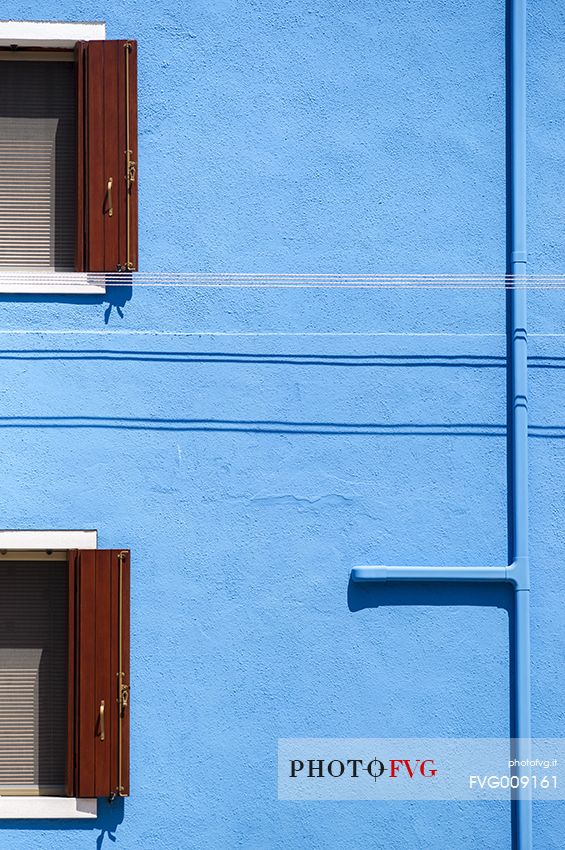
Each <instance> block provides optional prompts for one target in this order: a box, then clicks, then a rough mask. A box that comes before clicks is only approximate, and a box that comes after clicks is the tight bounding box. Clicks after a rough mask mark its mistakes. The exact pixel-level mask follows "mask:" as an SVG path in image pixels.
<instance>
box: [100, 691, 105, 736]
mask: <svg viewBox="0 0 565 850" xmlns="http://www.w3.org/2000/svg"><path fill="white" fill-rule="evenodd" d="M99 717H100V740H101V741H103V740H104V738H105V737H106V730H105V725H104V700H102V701H101V703H100V713H99Z"/></svg>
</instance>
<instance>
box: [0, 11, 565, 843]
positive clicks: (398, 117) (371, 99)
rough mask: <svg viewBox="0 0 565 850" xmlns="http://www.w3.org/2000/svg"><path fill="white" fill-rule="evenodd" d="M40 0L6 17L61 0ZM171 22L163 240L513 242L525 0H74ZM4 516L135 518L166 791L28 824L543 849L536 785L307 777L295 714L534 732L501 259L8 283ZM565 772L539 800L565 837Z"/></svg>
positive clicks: (268, 245) (183, 243)
mask: <svg viewBox="0 0 565 850" xmlns="http://www.w3.org/2000/svg"><path fill="white" fill-rule="evenodd" d="M530 5H531V6H532V9H531V11H530V20H529V32H528V39H529V41H528V49H529V62H530V66H529V69H528V74H529V77H528V108H529V137H528V145H529V148H528V168H529V198H528V202H529V219H528V222H529V251H530V260H531V266H530V270H531V271H532V272H534V273H538V274H543V273H553V272H558V271H559V270H560V269H562V268H563V262H564V259H565V257H564V253H565V251H564V240H563V232H564V228H563V225H564V221H563V217H564V212H563V204H562V203H561V201H562V188H561V184H562V172H563V165H564V159H565V151H564V146H563V141H562V139H563V130H564V128H565V106H564V103H565V101H564V98H563V83H562V74H561V73H560V68H562V65H563V60H564V55H563V54H564V52H565V47H564V44H565V42H564V40H563V24H564V13H563V10H562V9H561V6H560V4H559V3H558V2H556V0H547V2H545V3H543V4H533V3H532V4H530ZM44 14H45V13H44V12H43V13H42V14H41V15H40V14H39V13H38V9H37V7H36V6H35V5H34V4H29V3H21V2H12V0H8V2H7V3H6V4H5V5H4V10H3V17H5V18H15V19H19V18H27V19H34V18H37V17H43V16H44ZM49 16H50V17H52V18H53V19H64V20H79V19H85V18H92V19H104V20H105V21H106V23H107V35H108V37H109V38H122V37H135V38H137V39H138V41H139V62H140V80H139V106H140V151H139V160H140V264H141V267H142V268H143V269H144V270H146V271H155V272H163V271H169V272H185V271H226V272H228V271H236V272H262V271H269V272H289V271H292V272H296V271H303V272H344V273H346V272H358V273H363V272H364V273H369V272H397V273H399V272H412V273H417V272H430V273H431V272H437V273H441V272H443V273H467V272H475V273H476V272H479V273H480V272H484V273H491V272H497V273H499V272H502V271H504V269H505V263H506V256H505V255H506V242H505V223H506V222H505V219H506V186H505V77H504V43H505V16H504V7H503V4H502V3H501V2H494V0H492V2H491V0H482V2H479V3H478V4H475V6H474V7H470V8H467V7H464V6H462V5H461V4H453V3H450V2H440V0H433V2H431V3H430V2H398V1H397V0H394V2H391V3H386V4H384V3H383V4H377V5H375V4H373V3H369V2H349V3H347V4H344V3H337V2H333V0H326V2H324V3H319V2H314V3H308V4H304V3H300V2H288V3H285V4H276V3H274V2H268V0H267V2H244V3H235V2H216V3H214V4H206V3H202V2H195V3H193V4H191V6H190V7H188V8H187V7H186V6H185V4H182V3H177V4H174V5H173V4H165V3H160V2H155V3H153V4H151V6H147V5H146V4H140V3H132V2H127V1H126V2H124V3H122V4H120V6H119V7H118V5H117V4H104V3H102V4H101V5H96V4H92V3H90V2H88V3H86V4H81V5H80V6H79V5H77V4H75V3H72V2H69V0H64V2H54V3H52V4H51V5H50V7H49ZM0 316H1V318H0V333H1V344H0V349H1V351H0V358H1V360H2V369H1V374H2V378H1V380H0V393H1V398H2V401H3V405H2V415H1V417H0V426H1V428H0V430H1V446H2V452H1V455H2V460H3V463H2V467H3V475H2V476H1V478H0V496H1V501H2V504H3V519H2V522H1V525H2V526H3V527H5V528H51V527H52V528H57V527H58V528H90V527H95V528H98V530H99V535H100V545H102V546H108V547H111V546H121V545H128V546H130V547H131V549H132V555H133V557H132V564H133V567H132V576H133V581H132V708H131V710H132V728H133V736H132V737H133V740H132V796H131V798H130V799H128V800H127V801H126V803H125V806H124V808H123V810H120V808H119V807H116V808H113V809H111V810H109V809H108V808H107V806H106V805H104V807H103V813H102V816H101V818H100V822H99V823H97V824H96V826H95V827H92V826H91V825H87V826H85V825H83V824H80V825H78V826H77V824H76V823H67V824H65V823H58V824H54V823H44V824H37V823H24V822H21V823H14V822H0V823H1V830H0V848H6V850H20V848H26V850H27V848H29V847H32V846H33V847H34V848H36V847H37V848H39V850H42V848H48V847H53V846H55V847H61V848H66V847H72V848H73V849H74V848H78V850H82V848H87V847H93V846H96V842H97V841H98V846H99V847H100V846H103V847H109V846H112V841H111V840H110V838H109V837H108V835H107V832H106V831H110V832H111V833H112V834H113V833H114V832H115V837H116V846H122V847H124V848H128V850H129V849H130V848H142V850H154V848H155V850H156V848H161V847H169V848H171V850H173V848H175V849H176V848H187V847H190V848H199V850H200V848H212V849H213V850H216V849H217V850H224V848H225V850H232V848H246V850H247V848H250V850H264V848H271V847H272V848H285V850H287V849H288V848H292V850H295V848H296V850H297V849H298V848H303V847H316V848H318V847H319V848H338V847H339V848H348V849H349V848H358V847H362V846H373V847H383V848H384V847H387V848H392V847H394V848H396V847H398V848H416V847H430V848H431V847H438V846H457V847H458V848H461V850H467V849H468V850H471V848H473V850H476V848H483V847H484V848H488V850H491V848H501V850H502V848H510V847H511V834H510V812H509V809H508V807H506V806H504V805H503V804H497V803H489V804H486V803H485V804H472V803H452V804H447V803H441V804H440V803H437V804H430V803H427V804H422V803H420V804H416V803H397V804H394V805H393V804H388V805H379V804H374V803H345V802H341V803H328V802H323V803H322V802H318V803H290V802H277V799H276V742H277V739H278V738H279V737H300V736H304V737H372V736H382V737H386V736H406V737H411V736H414V735H418V736H421V737H441V736H453V737H456V736H461V737H473V736H477V737H489V736H493V737H496V736H499V737H502V736H505V735H507V734H508V731H509V701H510V695H509V652H510V642H509V621H510V617H511V596H510V593H509V592H507V591H505V590H503V589H502V588H501V589H495V588H484V587H468V588H449V587H443V588H439V589H438V588H437V587H433V588H432V587H429V586H428V587H424V586H411V587H405V588H401V589H395V588H386V589H384V590H379V591H378V593H377V592H376V591H373V590H371V589H366V588H356V587H352V586H350V585H349V584H348V577H349V572H350V569H351V567H352V566H354V565H356V564H360V563H398V564H402V563H404V564H437V565H451V564H493V565H495V564H497V565H498V564H505V563H506V562H507V516H506V508H507V485H506V481H507V479H506V431H505V422H506V361H505V355H506V340H505V299H504V293H503V292H494V291H489V292H473V291H465V292H454V291H451V290H445V291H430V290H425V291H421V292H417V293H415V292H406V291H401V292H398V291H395V292H390V291H379V290H362V291H351V290H345V289H341V290H333V291H329V290H314V291H305V290H285V289H231V290H227V291H226V290H222V291H220V290H218V289H171V288H139V289H135V288H134V289H133V290H130V289H127V288H124V289H123V290H122V289H116V290H111V291H110V293H109V295H108V296H107V297H106V298H93V297H87V298H82V297H78V296H77V297H76V298H71V297H59V298H57V297H50V298H49V297H45V298H43V299H40V298H35V297H25V298H24V297H20V298H16V297H2V300H1V303H0ZM564 317H565V310H564V306H563V296H562V295H560V294H559V293H555V294H549V295H547V294H545V295H544V294H542V293H539V292H537V293H533V294H531V295H530V331H531V333H532V334H533V335H532V338H531V345H530V354H531V357H532V360H531V364H530V365H531V367H532V368H531V369H530V393H531V400H530V421H531V439H530V455H531V465H530V518H531V529H530V536H531V561H532V564H531V568H532V655H533V671H532V675H533V703H532V707H533V727H534V729H533V731H534V734H535V735H540V736H541V735H545V736H548V737H559V736H562V735H563V734H564V730H565V716H564V712H563V706H562V657H563V644H564V630H563V616H562V612H561V610H560V607H559V599H560V596H561V593H562V591H563V585H564V583H565V579H563V572H562V570H561V568H560V564H561V563H563V561H564V555H565V551H564V548H565V547H564V544H563V540H562V535H561V534H560V527H561V522H562V517H563V516H564V511H565V503H564V499H563V493H562V489H563V488H562V480H563V472H564V461H563V452H562V439H563V436H564V435H565V430H563V423H562V422H561V416H560V414H561V409H562V399H563V374H562V370H561V366H562V365H563V361H562V360H560V357H562V356H563V355H562V350H561V349H562V342H563V338H559V337H555V336H554V337H548V336H545V337H542V336H536V334H540V333H555V334H558V333H565V327H564V325H565V323H564ZM563 815H564V807H563V805H562V804H555V803H553V804H538V805H536V806H534V836H535V843H534V846H535V847H536V848H538V847H539V848H540V850H542V848H543V850H552V848H556V850H557V848H560V847H562V828H561V823H562V820H563Z"/></svg>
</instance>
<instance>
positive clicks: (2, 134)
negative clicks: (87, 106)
mask: <svg viewBox="0 0 565 850" xmlns="http://www.w3.org/2000/svg"><path fill="white" fill-rule="evenodd" d="M75 90H76V82H75V65H74V63H73V62H65V61H14V60H12V61H10V60H3V61H0V92H1V95H0V269H1V268H19V269H21V268H45V269H61V270H65V269H66V270H69V269H73V268H74V254H75V229H76V93H75Z"/></svg>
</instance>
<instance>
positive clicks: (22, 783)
mask: <svg viewBox="0 0 565 850" xmlns="http://www.w3.org/2000/svg"><path fill="white" fill-rule="evenodd" d="M66 752H67V565H66V563H64V562H59V563H45V561H43V562H36V563H32V562H27V561H18V562H2V563H0V794H2V793H6V792H8V791H11V792H12V793H14V792H15V791H17V790H20V791H23V792H28V793H33V792H34V791H35V792H38V793H42V792H43V793H63V789H64V785H65V780H66V776H65V773H66Z"/></svg>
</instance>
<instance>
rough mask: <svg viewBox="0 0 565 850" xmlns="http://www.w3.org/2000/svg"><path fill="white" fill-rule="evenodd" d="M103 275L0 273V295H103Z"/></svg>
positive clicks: (104, 286) (47, 272)
mask: <svg viewBox="0 0 565 850" xmlns="http://www.w3.org/2000/svg"><path fill="white" fill-rule="evenodd" d="M105 292H106V278H105V275H104V274H103V273H99V274H88V272H84V273H83V272H52V271H45V272H10V271H2V272H0V295H1V294H17V295H104V294H105Z"/></svg>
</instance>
